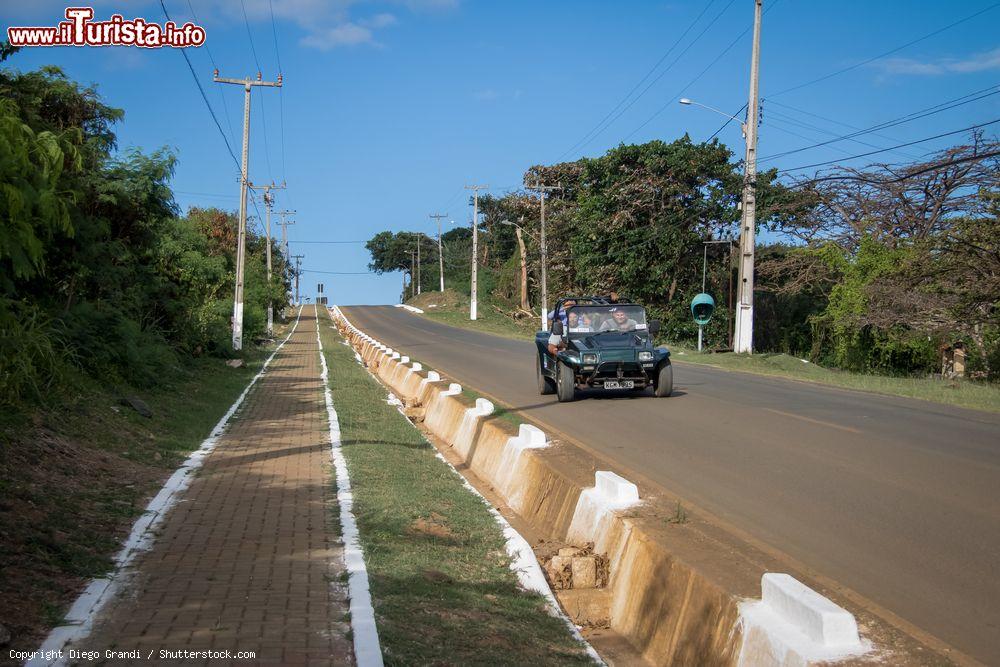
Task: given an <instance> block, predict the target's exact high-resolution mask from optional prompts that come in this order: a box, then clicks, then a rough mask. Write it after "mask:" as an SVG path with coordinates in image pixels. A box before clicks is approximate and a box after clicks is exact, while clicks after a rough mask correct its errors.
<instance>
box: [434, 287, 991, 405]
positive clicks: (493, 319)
mask: <svg viewBox="0 0 1000 667" xmlns="http://www.w3.org/2000/svg"><path fill="white" fill-rule="evenodd" d="M425 296H426V295H421V297H425ZM421 308H424V315H423V317H426V318H428V319H432V320H435V321H438V322H441V323H443V324H449V325H451V326H455V327H460V328H463V329H473V330H476V331H483V332H485V333H491V334H496V335H499V336H504V337H505V338H516V339H518V340H530V338H531V336H532V335H533V333H534V331H535V328H536V327H534V326H532V327H525V326H524V325H522V324H521V323H518V322H515V321H514V320H512V319H510V318H509V317H506V316H505V315H502V314H500V313H497V312H496V311H492V312H483V313H481V317H480V319H479V320H477V321H475V322H472V321H470V320H469V314H468V310H467V307H465V308H466V309H465V310H461V309H456V308H455V307H454V306H451V305H449V306H448V307H446V308H435V309H433V310H428V309H426V307H425V306H423V305H421ZM487 308H488V306H487ZM491 310H492V309H491ZM532 324H534V323H532ZM667 345H668V346H669V347H670V351H671V353H672V354H673V359H674V360H675V361H678V362H682V363H684V362H686V363H694V364H706V365H709V366H713V367H715V368H720V369H723V370H730V371H742V372H745V373H756V374H758V375H770V376H774V377H782V378H787V379H791V380H802V381H805V382H815V383H817V384H825V385H830V386H834V387H841V388H843V389H854V390H858V391H869V392H873V393H877V394H885V395H888V396H902V397H906V398H917V399H921V400H925V401H933V402H935V403H945V404H947V405H955V406H958V407H962V408H972V409H976V410H988V411H991V412H1000V386H997V385H990V384H983V383H979V382H967V381H941V380H935V379H932V378H906V377H891V376H886V375H867V374H862V373H851V372H848V371H840V370H836V369H832V368H825V367H823V366H817V365H816V364H813V363H803V362H802V360H800V359H798V358H797V357H793V356H791V355H787V354H774V353H758V354H754V355H743V354H733V353H720V354H699V353H698V352H697V351H695V350H693V349H690V348H687V347H684V346H679V345H672V344H670V343H667Z"/></svg>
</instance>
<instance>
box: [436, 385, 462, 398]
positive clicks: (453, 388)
mask: <svg viewBox="0 0 1000 667" xmlns="http://www.w3.org/2000/svg"><path fill="white" fill-rule="evenodd" d="M461 393H462V385H460V384H458V383H457V382H452V383H451V384H449V385H448V388H447V389H445V390H444V391H442V392H441V395H442V396H458V395H459V394H461Z"/></svg>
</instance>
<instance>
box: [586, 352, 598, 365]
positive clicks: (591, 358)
mask: <svg viewBox="0 0 1000 667" xmlns="http://www.w3.org/2000/svg"><path fill="white" fill-rule="evenodd" d="M583 363H585V364H596V363H597V355H596V354H584V355H583Z"/></svg>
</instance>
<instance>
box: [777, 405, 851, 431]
mask: <svg viewBox="0 0 1000 667" xmlns="http://www.w3.org/2000/svg"><path fill="white" fill-rule="evenodd" d="M764 409H765V410H767V411H768V412H773V413H774V414H776V415H781V416H783V417H791V418H792V419H801V420H802V421H804V422H809V423H810V424H819V425H820V426H829V427H830V428H836V429H840V430H841V431H847V432H848V433H861V431H860V430H859V429H856V428H853V427H851V426H841V425H840V424H834V423H833V422H826V421H823V420H822V419H813V418H812V417H803V416H802V415H797V414H794V413H791V412H785V411H784V410H775V409H774V408H764Z"/></svg>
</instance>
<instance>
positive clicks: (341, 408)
mask: <svg viewBox="0 0 1000 667" xmlns="http://www.w3.org/2000/svg"><path fill="white" fill-rule="evenodd" d="M321 324H322V329H321V331H322V334H321V335H322V337H323V348H324V354H326V358H327V363H328V365H329V367H330V389H331V391H332V394H333V404H334V407H335V408H336V410H337V415H338V418H339V420H340V428H341V436H342V441H343V447H344V456H345V457H346V459H347V465H348V468H349V471H350V475H351V482H352V484H353V486H354V513H355V516H356V517H357V521H358V527H359V531H360V537H361V544H362V548H363V549H364V552H365V562H366V565H367V568H368V576H369V579H370V582H371V590H372V597H373V600H374V605H375V613H376V620H377V623H378V630H379V639H380V640H381V643H382V652H383V654H384V656H385V660H386V664H390V665H412V664H461V665H474V664H483V665H485V664H489V665H497V664H540V663H544V664H550V665H554V664H590V660H589V658H588V657H587V655H586V653H584V652H583V648H582V646H581V645H580V644H579V643H578V642H577V641H576V640H575V639H574V638H573V637H572V635H571V634H570V632H569V630H568V628H567V627H566V626H565V624H564V623H563V621H562V620H561V619H558V618H555V617H553V616H551V615H550V614H549V613H548V612H547V611H546V609H545V601H544V600H543V598H542V597H541V596H539V595H537V594H534V593H528V592H526V591H524V590H523V589H521V588H520V587H519V585H518V582H517V577H516V575H515V574H514V572H512V571H511V569H510V558H509V557H508V556H507V552H506V550H505V548H504V538H503V535H502V533H501V531H500V528H499V526H498V525H497V524H496V522H495V521H494V519H493V517H492V516H491V515H490V513H489V511H488V509H487V507H486V505H485V504H483V502H482V500H481V499H480V498H479V497H477V496H476V495H474V494H473V493H471V492H470V491H469V490H468V489H466V488H465V487H464V486H463V485H462V480H461V478H460V477H459V476H458V475H457V474H456V473H455V472H454V471H453V470H452V469H451V468H449V467H448V465H447V464H446V463H444V462H443V461H441V460H440V459H438V458H437V457H436V456H435V450H434V448H433V447H432V446H431V445H430V444H428V442H427V441H426V440H425V439H424V437H423V435H422V434H421V433H420V432H419V431H418V430H417V429H415V428H414V427H413V425H412V424H410V422H409V421H408V420H407V419H406V418H405V417H404V416H403V415H401V414H400V413H399V412H398V411H397V410H396V409H395V408H394V407H393V406H391V405H389V404H388V403H387V402H386V389H385V388H384V387H383V386H382V385H380V384H379V383H378V382H376V381H375V380H374V379H373V378H372V377H371V376H370V375H369V374H368V373H367V372H366V371H365V369H364V368H362V367H361V366H360V365H359V364H358V363H357V362H356V360H355V357H354V352H353V351H352V349H351V348H350V347H348V346H346V345H342V344H341V343H342V340H343V339H342V338H341V337H340V336H339V334H337V332H336V331H335V330H333V329H331V324H332V322H331V320H329V319H327V318H324V319H323V320H322V322H321Z"/></svg>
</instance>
